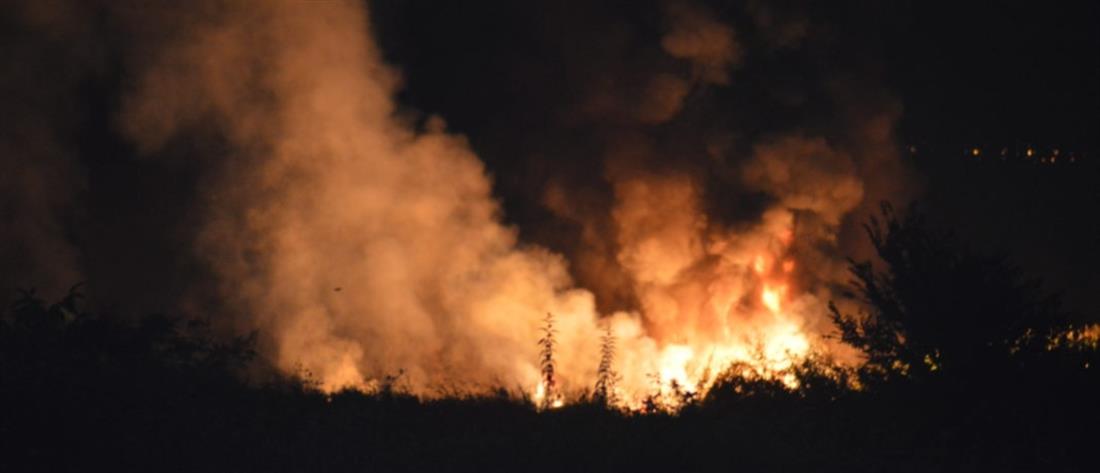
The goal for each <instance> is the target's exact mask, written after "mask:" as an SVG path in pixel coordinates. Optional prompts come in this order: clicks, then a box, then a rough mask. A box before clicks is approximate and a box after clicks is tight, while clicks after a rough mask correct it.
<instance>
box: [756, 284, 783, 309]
mask: <svg viewBox="0 0 1100 473" xmlns="http://www.w3.org/2000/svg"><path fill="white" fill-rule="evenodd" d="M784 292H786V287H785V286H778V287H772V286H769V285H767V284H765V285H764V290H763V291H762V292H761V293H760V301H761V302H763V303H764V307H767V308H768V310H770V311H772V312H773V313H774V312H779V310H780V305H781V298H782V297H783V293H784Z"/></svg>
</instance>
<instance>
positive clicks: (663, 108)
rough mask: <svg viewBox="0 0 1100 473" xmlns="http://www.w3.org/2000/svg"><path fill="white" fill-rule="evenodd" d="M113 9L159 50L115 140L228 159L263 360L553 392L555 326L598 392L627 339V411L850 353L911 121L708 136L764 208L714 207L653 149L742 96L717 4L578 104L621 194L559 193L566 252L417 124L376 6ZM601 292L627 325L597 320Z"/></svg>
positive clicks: (219, 190) (218, 168) (225, 199)
mask: <svg viewBox="0 0 1100 473" xmlns="http://www.w3.org/2000/svg"><path fill="white" fill-rule="evenodd" d="M754 8H757V10H754V15H755V17H756V18H757V21H759V22H761V23H768V24H769V25H771V24H777V25H778V24H780V23H782V24H781V25H779V26H775V28H780V29H782V28H786V29H785V30H782V31H784V32H783V33H781V34H779V36H777V37H776V39H775V40H774V41H775V44H776V46H775V47H791V45H792V44H795V43H798V42H799V41H804V40H805V36H806V31H805V29H806V28H807V26H806V25H805V24H804V23H798V22H795V23H783V22H782V21H780V20H779V19H777V18H778V17H777V16H775V14H774V12H771V11H767V10H766V9H764V8H763V7H759V6H757V7H754ZM112 12H113V15H115V17H116V18H117V19H118V21H119V22H120V23H122V24H125V25H126V27H127V28H128V29H129V30H130V32H131V34H132V35H133V36H135V37H137V38H140V39H141V40H142V41H138V42H137V44H136V45H135V46H134V47H133V48H132V51H129V52H128V53H129V55H128V56H127V58H126V60H127V61H128V63H127V64H128V66H129V67H130V68H131V69H132V71H133V74H132V77H131V78H130V79H128V85H129V86H130V88H129V89H128V90H127V93H126V94H125V97H124V100H123V101H122V105H121V111H120V113H119V115H118V126H119V127H120V129H121V130H122V131H123V133H124V134H125V135H126V137H127V138H128V139H129V140H131V141H132V143H133V144H134V145H135V146H136V147H137V149H138V150H139V152H140V153H141V154H143V155H144V156H150V157H152V156H157V155H158V154H159V153H163V152H164V150H167V149H172V148H173V147H178V146H180V143H196V142H201V143H204V144H205V146H203V147H201V148H200V149H201V150H202V151H203V152H204V153H205V152H207V151H208V152H209V153H208V155H205V154H204V155H201V156H195V157H194V159H195V160H196V161H198V162H199V164H198V165H197V166H198V167H199V168H201V169H202V173H201V174H202V177H201V182H200V189H201V190H200V195H199V196H198V199H199V202H198V203H197V204H196V208H197V209H198V210H197V212H198V213H199V214H200V215H201V218H199V219H198V220H199V221H200V222H201V223H199V224H198V228H197V229H196V230H195V234H196V235H197V237H196V238H195V242H194V243H195V244H194V250H195V252H196V253H197V254H198V257H199V258H200V259H201V260H202V261H203V262H205V263H206V264H207V265H208V266H209V267H210V268H211V269H212V274H213V277H214V283H213V286H215V287H216V288H217V290H216V296H217V297H216V300H217V301H218V304H219V308H220V312H219V315H221V316H223V317H227V318H231V319H232V322H231V323H230V324H229V325H233V326H235V328H237V329H239V330H250V329H259V330H260V333H261V334H262V335H263V336H264V337H265V339H264V341H263V345H262V347H261V348H262V349H263V350H264V352H265V353H266V354H268V355H270V356H271V357H272V358H273V360H274V361H275V362H276V364H277V365H278V366H279V367H280V368H282V369H284V370H286V371H288V372H292V371H295V370H299V369H305V370H307V371H309V372H310V373H312V374H313V375H314V376H316V377H317V378H318V379H319V380H320V381H321V383H322V385H323V387H324V388H326V389H336V388H340V387H343V386H353V387H359V388H367V389H369V388H371V387H373V386H374V385H375V384H376V383H377V382H378V381H379V380H381V379H384V378H385V377H386V376H390V375H395V374H397V373H398V372H401V373H403V374H402V375H401V376H400V378H398V379H399V383H402V384H404V385H405V386H407V387H408V388H410V389H411V390H412V391H413V392H414V393H416V394H419V395H425V396H433V395H440V394H443V393H444V392H445V391H446V390H449V389H456V388H457V389H472V390H482V389H488V388H491V387H493V386H503V387H505V388H508V389H513V390H520V391H523V392H525V393H529V394H536V395H537V391H538V389H539V364H538V363H539V358H538V346H537V344H536V343H535V341H536V340H537V339H538V337H539V332H538V329H539V326H540V324H541V321H542V319H543V317H544V316H545V315H546V314H547V313H551V314H553V316H554V320H555V326H556V328H557V330H558V335H557V342H558V347H559V350H558V351H557V352H556V353H555V354H554V359H555V377H556V379H557V380H558V381H557V388H558V389H560V390H561V392H564V393H566V394H567V395H568V394H569V393H573V392H576V391H578V390H581V389H592V388H593V386H594V385H595V382H596V379H597V367H598V362H599V360H600V355H601V354H600V339H601V334H603V332H604V331H603V329H602V328H601V327H605V326H606V327H609V328H610V331H611V333H612V334H613V335H614V337H615V340H616V348H617V353H616V354H615V360H616V366H615V367H614V370H615V371H616V372H618V373H619V374H621V376H622V379H621V381H620V382H618V383H616V387H617V389H618V390H619V391H620V392H617V393H615V396H614V397H615V398H617V399H621V400H623V401H624V402H626V403H627V404H629V405H631V406H637V405H638V403H639V402H640V400H641V399H642V398H643V397H644V396H646V395H649V394H653V393H655V392H662V391H666V390H668V389H670V388H671V387H672V386H673V385H675V386H676V387H678V388H679V389H682V390H687V391H698V390H702V389H705V388H706V387H707V383H708V380H709V379H710V378H712V377H713V375H714V374H716V372H717V371H720V370H722V369H724V368H725V367H726V366H728V365H729V364H730V363H733V362H744V363H748V364H749V365H750V366H753V367H754V369H756V370H757V371H758V374H765V375H779V374H781V373H782V372H783V371H784V370H785V369H787V368H789V367H790V366H791V364H792V363H793V362H795V361H798V360H800V359H802V358H804V357H806V356H809V355H811V354H814V353H826V354H829V355H832V356H836V357H839V358H841V359H843V360H845V361H850V360H853V359H855V356H854V354H853V353H852V352H851V351H850V350H845V349H844V348H843V347H838V346H836V345H835V343H833V342H830V341H828V340H826V339H825V338H824V336H825V335H827V334H829V333H830V331H831V330H832V329H833V327H832V326H831V324H830V322H829V321H828V318H827V317H826V307H827V304H828V302H829V301H830V300H831V299H832V288H834V287H836V286H837V285H838V284H843V283H844V282H846V279H847V275H846V272H845V263H844V260H843V258H842V257H841V256H840V255H842V254H845V251H846V250H848V249H850V248H848V247H846V246H845V245H846V244H847V243H846V239H845V234H844V231H845V228H849V227H850V226H851V225H850V222H851V220H852V218H853V217H852V216H853V215H854V212H858V211H860V209H865V208H866V207H867V205H868V202H869V201H870V200H871V199H876V200H877V199H880V198H883V197H886V196H888V195H891V193H892V192H895V191H896V186H895V185H894V182H896V180H897V178H898V176H900V175H901V174H902V173H901V171H900V167H899V165H897V164H896V159H895V158H894V156H893V153H892V151H891V146H892V135H891V133H892V127H893V123H894V121H895V119H896V117H897V115H898V113H899V112H898V110H897V109H896V107H891V106H889V105H887V106H882V105H879V104H881V103H887V104H889V103H891V102H890V101H889V100H875V101H873V102H868V103H870V104H869V105H863V107H864V109H861V110H858V111H854V112H852V115H853V117H850V118H849V119H845V120H844V123H846V124H854V125H853V126H851V127H850V131H848V132H846V134H842V135H843V136H842V137H841V139H839V140H838V139H835V137H830V138H829V139H826V138H825V137H823V136H821V135H820V134H814V133H813V132H811V131H797V132H796V131H790V132H785V133H774V134H770V135H768V136H765V137H762V138H758V139H755V140H754V141H753V142H752V143H751V144H749V145H746V144H745V143H744V142H741V141H738V140H740V139H741V138H739V137H736V136H729V137H720V136H708V137H707V138H706V139H705V140H703V141H706V146H705V148H706V151H703V152H700V151H698V150H696V151H692V153H694V154H696V155H703V156H706V157H707V159H712V160H714V161H715V162H718V163H719V165H716V167H718V168H719V169H718V171H719V172H721V173H722V176H723V178H724V179H725V183H726V185H730V186H735V187H736V188H738V189H739V190H741V191H743V192H744V193H756V194H759V195H762V196H765V197H766V198H765V199H763V200H762V202H763V204H762V205H761V206H760V208H759V209H758V210H757V211H756V212H755V213H753V215H752V216H751V217H747V218H740V219H729V218H724V217H723V216H720V215H717V214H716V212H713V211H712V210H713V209H712V206H711V202H710V199H712V196H711V195H710V194H711V193H712V192H713V190H714V189H713V188H712V187H713V183H707V182H705V180H706V179H705V178H704V177H705V173H704V172H703V171H701V170H700V166H698V165H695V164H692V165H683V166H680V165H675V164H668V163H667V162H666V160H663V159H662V157H663V156H664V154H667V153H669V152H670V150H669V149H668V147H665V146H661V145H660V143H657V142H655V140H650V139H648V138H647V137H646V132H647V130H648V129H649V128H647V127H659V126H664V125H668V124H670V123H673V122H674V121H675V120H677V119H678V118H679V117H680V116H681V115H682V114H684V113H685V109H686V103H687V101H688V100H689V99H690V97H691V96H692V94H693V93H697V92H699V91H700V90H705V89H706V88H708V87H730V88H736V87H737V78H736V76H735V75H734V74H733V72H734V71H735V70H737V69H738V68H739V67H741V66H742V62H743V61H746V60H747V59H746V55H747V53H746V52H745V50H744V48H743V46H742V45H741V44H740V43H739V42H738V36H737V35H736V34H735V32H734V30H733V28H732V27H730V26H729V25H726V24H724V23H722V22H721V21H719V20H717V19H715V17H714V15H713V14H712V13H711V12H709V11H708V10H706V9H705V8H703V7H701V6H698V5H695V4H692V3H684V2H681V3H670V4H669V5H668V6H667V8H666V9H665V11H664V13H665V20H666V24H665V27H666V31H665V32H664V34H663V36H662V37H661V38H660V41H659V43H658V44H656V45H652V46H653V50H654V54H660V55H662V57H663V58H664V59H666V60H667V61H668V62H667V64H674V65H675V66H674V67H671V66H670V67H659V68H654V69H653V70H649V71H646V72H647V73H646V74H642V75H641V76H639V77H637V78H636V85H637V87H636V88H631V89H629V90H627V91H626V92H624V91H622V90H617V89H616V90H613V89H611V88H603V87H604V86H603V85H599V84H597V85H594V86H593V88H594V90H596V93H593V94H590V95H589V96H585V97H584V98H583V99H582V102H583V103H582V104H580V105H579V106H578V110H580V111H581V112H582V113H583V114H587V116H588V117H589V118H590V119H592V120H594V121H595V120H603V119H604V118H607V117H611V118H613V119H611V120H608V121H609V122H612V123H614V124H615V129H614V130H613V131H610V132H608V133H607V135H608V136H610V138H608V139H607V142H606V144H607V146H606V150H605V153H604V156H603V162H602V165H603V169H602V172H603V177H604V178H605V180H606V183H607V188H608V189H609V194H608V195H607V196H606V198H607V200H606V201H605V202H602V203H601V202H599V197H595V198H593V197H592V196H591V195H589V192H590V190H589V189H583V188H572V187H570V186H569V185H568V183H560V182H556V183H554V184H552V185H550V186H549V187H547V188H546V189H545V191H546V192H545V195H544V196H543V203H545V205H546V206H547V208H549V209H550V210H551V211H553V212H554V213H555V214H556V215H557V216H559V217H561V218H563V219H566V220H571V221H574V222H577V223H579V226H580V228H581V233H582V235H581V238H580V241H581V245H580V248H577V249H574V252H572V253H571V254H570V257H569V260H568V261H567V260H566V258H564V257H562V256H559V255H558V254H555V253H553V252H551V251H548V250H546V249H543V248H540V247H537V246H531V245H525V244H522V243H521V242H520V241H519V239H518V237H517V231H516V229H514V228H511V227H509V226H506V225H504V224H502V223H501V215H500V213H501V211H500V207H499V205H498V203H497V202H495V201H494V199H493V198H492V194H491V190H492V182H491V181H490V179H489V178H488V177H487V173H486V170H485V168H484V166H483V164H482V162H481V161H480V160H479V159H478V157H477V156H475V155H474V153H473V152H472V151H471V149H470V147H469V145H468V144H467V142H466V141H465V139H464V138H463V137H462V136H458V135H455V134H452V133H448V132H447V130H446V125H445V122H444V121H443V119H442V118H439V117H432V118H429V119H427V120H424V122H423V123H417V122H415V121H414V120H411V119H405V118H402V117H403V115H402V113H400V111H399V110H398V108H397V106H396V104H395V101H394V99H393V96H394V94H395V93H396V91H397V90H398V88H399V86H400V82H401V79H400V75H399V74H398V73H397V72H396V71H395V70H394V69H391V68H390V67H389V66H387V65H386V64H384V63H383V61H382V60H381V57H380V52H379V50H378V48H377V46H376V45H375V43H374V41H373V39H372V32H371V31H370V28H369V21H368V20H369V18H368V15H367V12H366V11H364V9H363V8H362V7H361V6H360V5H358V4H356V3H351V2H292V1H286V2H275V1H273V2H263V3H256V4H250V5H242V4H239V3H236V2H196V3H189V4H188V5H187V6H178V7H176V6H163V7H157V8H155V9H154V8H151V7H150V8H137V9H135V8H127V7H121V6H120V7H113V8H112ZM800 21H801V20H800ZM777 31H778V30H777ZM833 87H834V88H835V90H836V93H837V94H842V93H843V92H844V91H848V90H852V89H853V87H851V86H848V85H845V84H839V83H838V84H835V85H834V86H833ZM631 94H634V95H631ZM852 102H853V103H857V104H860V103H863V102H860V101H858V100H853V101H852ZM868 117H870V118H868ZM686 133H690V131H687V132H686ZM672 152H676V151H672ZM688 161H689V162H692V163H694V161H691V160H688ZM696 164H697V163H696ZM869 176H883V177H882V178H881V179H879V180H877V181H874V182H871V180H870V179H868V177H869ZM593 202H597V203H596V204H593ZM51 231H52V230H51ZM571 273H572V274H575V275H577V278H578V279H579V280H581V281H583V282H584V283H585V284H583V285H584V286H587V287H577V286H578V284H575V283H574V281H573V279H572V277H571V276H570V274H571ZM197 286H198V289H196V290H197V291H201V290H202V288H204V287H205V285H197ZM590 290H591V292H590ZM597 296H598V298H599V300H601V301H604V302H606V301H614V304H608V305H609V306H612V307H613V309H609V310H605V311H604V313H602V314H601V313H599V312H598V311H597V309H596V307H597ZM785 380H786V379H785ZM787 381H790V380H787Z"/></svg>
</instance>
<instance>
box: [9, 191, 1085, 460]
mask: <svg viewBox="0 0 1100 473" xmlns="http://www.w3.org/2000/svg"><path fill="white" fill-rule="evenodd" d="M868 233H869V236H870V237H871V238H872V241H873V242H874V244H875V246H876V248H877V249H878V252H879V255H880V256H881V258H882V260H883V261H884V262H885V263H886V264H887V265H888V266H887V267H872V266H871V265H870V264H869V263H864V262H853V265H852V274H853V276H854V284H853V288H852V294H851V296H852V297H856V298H861V299H863V300H864V301H866V302H867V303H868V307H870V308H871V309H870V313H868V314H849V313H842V311H841V310H838V309H834V311H833V316H834V318H835V319H836V320H837V321H838V323H839V325H840V327H841V329H842V330H841V334H840V336H841V337H843V339H844V340H846V341H848V342H849V343H852V344H854V345H856V346H858V347H860V348H862V349H863V350H865V351H866V352H867V353H868V356H869V360H868V363H867V365H866V367H865V368H864V369H862V370H861V371H859V372H857V373H836V372H831V371H830V370H829V367H828V366H823V365H820V364H807V365H805V366H802V367H799V368H798V369H797V370H796V371H797V373H798V375H799V377H800V379H801V386H800V388H798V389H797V390H789V389H786V388H784V387H783V386H782V385H781V384H780V383H778V382H775V381H767V380H760V379H745V378H739V377H732V376H730V377H726V378H724V379H723V380H722V381H721V382H720V383H719V385H718V387H716V388H715V389H713V390H712V391H711V392H710V393H709V394H708V395H707V396H706V397H705V398H702V399H692V400H691V402H690V403H689V404H688V405H687V406H686V407H685V408H684V409H683V410H682V411H680V412H679V413H676V414H671V413H662V412H656V413H652V414H646V415H641V414H625V413H621V412H617V411H614V410H610V409H607V408H606V407H604V406H605V401H606V398H607V396H608V392H609V390H608V387H609V386H610V385H613V383H614V381H615V379H616V378H615V376H616V375H615V371H614V368H613V363H614V340H613V339H612V338H611V337H610V336H607V337H606V339H605V340H603V344H604V350H602V353H601V354H602V357H601V360H593V362H594V363H595V362H599V366H600V368H599V369H600V373H601V376H600V379H601V384H600V386H596V387H594V394H593V396H592V397H591V399H590V400H589V401H585V402H579V403H574V404H568V405H566V406H565V407H563V408H561V409H554V410H545V409H544V410H540V409H537V408H536V406H533V405H532V403H531V402H529V401H525V400H517V399H514V398H510V397H508V396H507V395H504V394H501V395H498V396H492V395H486V396H470V397H464V398H453V399H444V400H435V401H425V400H419V399H416V398H414V397H411V396H408V395H404V394H402V393H400V392H398V391H395V390H393V389H383V390H382V391H381V392H379V393H376V394H372V395H367V394H363V393H359V392H350V391H349V392H340V393H336V394H332V395H326V394H323V393H320V392H319V391H317V390H316V389H315V388H314V384H312V383H311V382H310V381H309V380H308V378H303V377H287V376H280V375H274V374H266V375H265V374H257V373H264V372H265V371H264V370H257V369H253V368H254V367H255V366H256V365H257V364H258V363H260V362H261V361H262V360H257V359H255V358H256V357H255V354H254V352H253V348H252V347H253V338H238V339H232V340H223V339H221V338H219V337H215V336H213V335H211V334H210V332H209V330H208V329H207V327H206V326H205V325H204V324H202V323H199V322H193V321H182V320H175V319H172V318H169V317H163V316H153V317H147V318H145V319H143V320H142V321H141V322H139V323H122V322H116V321H114V318H111V317H97V316H94V315H92V314H88V313H85V312H84V311H83V310H82V309H81V304H80V300H79V299H80V297H79V291H78V290H74V291H73V292H72V293H71V294H70V296H69V297H67V298H65V299H64V300H62V301H60V302H58V303H56V304H48V303H46V302H44V301H42V300H40V299H39V298H37V297H36V296H35V294H34V293H33V292H25V293H23V294H22V295H21V297H20V299H19V301H18V302H17V303H16V304H15V305H13V306H12V307H10V308H9V309H8V310H7V312H6V313H5V317H4V318H3V321H2V324H0V442H2V443H0V445H2V447H0V471H16V470H158V471H159V470H187V471H194V470H219V471H225V470H228V471H236V470H262V471H285V470H293V471H301V470H310V471H312V470H365V471H366V470H378V471H447V470H462V471H486V470H491V471H597V470H604V471H695V470H742V471H757V470H832V471H841V470H857V471H880V470H889V471H930V470H973V471H988V470H1066V471H1084V470H1090V471H1091V470H1093V469H1094V468H1095V444H1096V441H1097V439H1098V435H1097V431H1096V429H1097V426H1098V425H1100V424H1097V421H1098V420H1100V416H1098V414H1100V409H1098V402H1097V399H1098V398H1097V395H1098V394H1100V383H1098V379H1100V378H1098V377H1097V371H1096V370H1097V369H1098V366H1097V362H1098V361H1100V360H1098V359H1097V353H1098V352H1097V349H1096V344H1095V341H1092V342H1090V341H1089V340H1081V339H1077V338H1074V337H1072V336H1066V335H1064V334H1065V333H1066V330H1071V329H1073V327H1071V326H1068V325H1066V323H1064V322H1063V321H1064V320H1068V319H1066V317H1065V316H1064V315H1063V314H1061V313H1060V312H1059V309H1058V305H1057V301H1056V299H1054V298H1051V297H1049V296H1046V295H1043V294H1042V292H1041V290H1040V288H1039V286H1038V283H1037V282H1035V281H1031V280H1028V279H1026V278H1025V277H1023V276H1022V275H1021V274H1020V271H1019V270H1017V269H1015V268H1014V267H1012V266H1011V265H1009V264H1008V263H1007V262H1006V260H1005V258H1003V257H990V256H988V255H984V254H980V253H978V252H974V251H971V250H970V249H967V248H965V247H964V246H963V245H962V244H960V243H959V242H957V241H955V240H954V239H953V238H952V237H951V236H950V235H947V234H943V233H940V232H937V231H935V230H933V229H931V228H929V226H928V225H927V224H926V223H925V221H924V220H923V219H922V217H921V216H920V213H919V212H915V211H909V212H906V213H905V214H904V215H897V214H896V213H895V212H893V211H892V210H891V209H889V208H888V207H887V208H886V209H885V211H884V213H883V215H882V217H881V219H878V220H875V221H872V222H870V224H869V225H868ZM879 266H881V265H879ZM553 330H554V328H553V321H552V318H551V317H549V316H548V318H547V321H546V330H545V332H544V333H543V340H542V341H541V342H540V343H541V344H542V346H543V348H544V350H543V353H542V355H543V359H542V360H541V361H542V362H543V369H544V371H543V376H544V378H546V382H547V383H548V385H550V386H551V387H552V386H553V383H554V381H553V376H554V374H553V358H552V356H553V334H554V332H553ZM1071 333H1072V332H1071ZM1058 334H1063V335H1058ZM250 367H253V368H250ZM851 385H859V386H860V387H861V388H860V389H857V390H853V389H850V388H849V386H851Z"/></svg>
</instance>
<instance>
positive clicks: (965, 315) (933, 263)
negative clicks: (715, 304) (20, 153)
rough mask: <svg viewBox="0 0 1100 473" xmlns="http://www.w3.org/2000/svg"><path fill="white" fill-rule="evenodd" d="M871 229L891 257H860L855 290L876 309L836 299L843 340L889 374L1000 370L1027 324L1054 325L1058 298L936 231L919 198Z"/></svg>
mask: <svg viewBox="0 0 1100 473" xmlns="http://www.w3.org/2000/svg"><path fill="white" fill-rule="evenodd" d="M864 227H865V229H866V231H867V234H868V236H869V237H870V239H871V242H872V244H873V245H874V247H875V250H876V252H877V254H878V256H879V257H880V258H881V259H882V261H883V262H884V263H885V264H886V265H887V268H886V269H885V270H878V269H876V268H875V267H873V265H872V263H871V262H869V261H862V262H855V261H852V262H851V272H852V275H853V276H854V277H855V279H854V281H853V286H854V288H855V292H856V294H855V296H856V297H857V298H858V299H859V300H860V301H861V302H862V303H863V305H864V306H865V307H866V308H867V309H868V311H869V312H868V313H865V314H860V315H854V314H841V313H840V311H839V310H838V309H837V308H836V306H835V305H834V306H832V307H831V309H832V310H831V312H832V316H833V319H834V320H835V321H836V323H837V325H838V326H839V327H840V330H841V336H842V339H843V340H844V341H845V342H847V343H850V344H852V345H853V346H855V347H857V348H859V349H861V350H863V352H864V353H866V355H867V356H868V364H867V365H868V367H869V368H871V369H876V370H878V371H879V372H880V373H889V372H892V371H902V372H905V373H908V374H909V375H912V376H922V375H924V374H928V373H931V372H935V371H940V370H943V371H950V372H952V373H953V374H956V375H959V374H963V373H970V372H973V371H974V368H977V367H979V366H980V367H981V369H982V370H986V371H988V370H990V369H993V368H994V367H993V366H992V364H993V363H994V362H995V361H998V360H1004V359H1005V355H1006V354H1007V353H1008V351H1009V347H1010V345H1012V344H1013V343H1014V342H1016V341H1017V340H1019V339H1020V338H1021V337H1022V336H1023V335H1024V334H1025V333H1027V331H1028V330H1029V329H1030V330H1046V329H1047V328H1049V327H1050V326H1051V324H1052V323H1054V322H1055V321H1056V320H1057V319H1058V317H1059V313H1058V304H1057V299H1056V298H1055V297H1052V296H1045V295H1043V294H1041V293H1040V291H1039V286H1040V283H1039V282H1038V281H1037V280H1029V279H1026V278H1024V277H1023V276H1022V275H1021V272H1020V270H1019V268H1017V267H1015V266H1013V265H1011V264H1009V263H1008V262H1007V260H1006V258H1005V257H1003V256H987V255H984V254H981V253H978V252H975V251H972V250H971V249H970V248H968V247H966V246H964V245H962V244H961V243H959V242H958V241H957V240H956V239H955V238H954V236H953V235H951V234H950V233H947V232H942V231H938V230H936V229H933V228H932V227H931V226H930V224H929V223H928V222H927V220H926V219H925V217H924V215H923V214H922V213H921V212H920V211H919V210H918V209H917V208H916V207H915V206H911V207H910V209H909V210H908V211H907V212H905V215H904V216H899V215H898V214H897V213H895V212H894V210H893V208H892V207H891V206H890V205H889V204H886V203H884V204H883V205H882V217H881V219H880V218H878V217H872V218H871V219H870V222H869V223H868V224H866V225H865V226H864Z"/></svg>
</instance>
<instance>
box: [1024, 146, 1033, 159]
mask: <svg viewBox="0 0 1100 473" xmlns="http://www.w3.org/2000/svg"><path fill="white" fill-rule="evenodd" d="M1026 154H1027V157H1029V158H1030V157H1032V156H1034V155H1035V150H1033V149H1031V148H1028V149H1027V153H1026Z"/></svg>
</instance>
